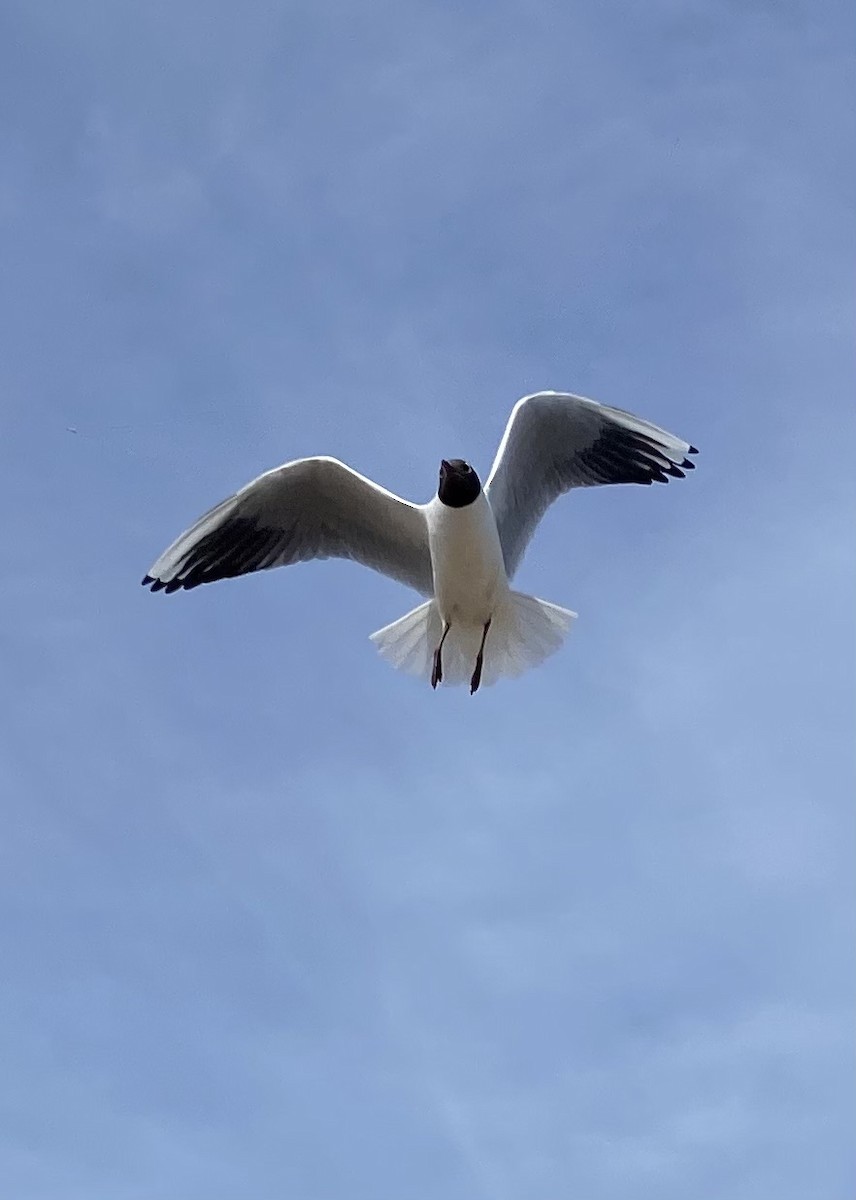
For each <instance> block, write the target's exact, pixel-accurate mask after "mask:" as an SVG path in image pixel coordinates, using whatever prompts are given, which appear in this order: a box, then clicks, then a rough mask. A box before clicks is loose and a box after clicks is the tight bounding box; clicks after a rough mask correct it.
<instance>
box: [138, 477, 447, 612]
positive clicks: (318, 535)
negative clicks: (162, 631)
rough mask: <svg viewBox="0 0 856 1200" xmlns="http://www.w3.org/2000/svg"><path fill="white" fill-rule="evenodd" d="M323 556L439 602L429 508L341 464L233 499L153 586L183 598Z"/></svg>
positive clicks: (189, 537)
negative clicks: (185, 591) (186, 592)
mask: <svg viewBox="0 0 856 1200" xmlns="http://www.w3.org/2000/svg"><path fill="white" fill-rule="evenodd" d="M313 558H349V559H352V560H353V561H354V562H358V563H362V564H363V565H364V566H366V567H371V568H372V569H373V570H375V571H380V572H381V573H382V574H384V575H389V576H391V577H392V578H393V579H397V580H399V581H400V582H401V583H406V584H407V585H408V586H409V587H412V588H414V589H415V590H416V591H418V592H421V593H422V594H423V595H425V596H430V595H431V594H432V591H433V577H432V571H431V555H430V551H429V548H428V531H427V526H426V522H425V516H424V513H423V510H422V509H421V508H420V507H419V506H418V505H416V504H411V503H410V502H409V501H407V500H402V499H401V498H400V497H399V496H395V495H393V493H392V492H388V491H386V490H385V489H384V488H381V487H378V486H377V484H375V483H372V481H371V480H370V479H366V478H365V477H364V476H363V475H360V474H358V473H357V472H356V471H353V470H351V468H350V467H347V466H345V464H344V463H341V462H339V461H338V460H337V459H335V458H301V459H298V460H297V461H296V462H290V463H286V464H285V465H284V466H282V467H277V468H276V469H275V470H273V471H267V472H266V473H265V474H264V475H260V476H259V478H258V479H254V480H253V482H252V483H248V484H247V486H246V487H244V488H242V489H241V490H240V491H239V492H237V493H236V494H235V495H234V496H230V497H229V498H228V499H227V500H223V501H222V502H221V503H220V504H218V505H216V506H215V507H214V508H212V509H210V510H209V511H208V512H207V513H205V515H204V516H202V517H200V518H199V520H198V521H197V522H196V523H195V525H192V526H191V527H190V529H188V530H187V532H186V533H183V534H182V535H181V537H179V538H177V539H176V541H174V542H173V544H172V545H171V546H170V547H169V549H167V550H165V551H164V552H163V554H162V555H161V556H160V558H159V559H158V560H157V562H156V563H155V564H154V565H153V566H152V567H151V568H150V569H149V572H148V574H147V575H146V576H145V578H144V579H143V584H144V585H145V586H151V589H152V591H153V592H157V591H161V590H163V591H165V592H176V591H178V590H179V589H181V588H194V587H198V586H199V584H200V583H213V582H214V581H215V580H217V579H230V578H232V577H234V576H235V575H246V574H248V573H249V572H251V571H266V570H268V569H269V568H271V567H283V566H289V565H290V564H291V563H296V562H306V561H308V560H309V559H313Z"/></svg>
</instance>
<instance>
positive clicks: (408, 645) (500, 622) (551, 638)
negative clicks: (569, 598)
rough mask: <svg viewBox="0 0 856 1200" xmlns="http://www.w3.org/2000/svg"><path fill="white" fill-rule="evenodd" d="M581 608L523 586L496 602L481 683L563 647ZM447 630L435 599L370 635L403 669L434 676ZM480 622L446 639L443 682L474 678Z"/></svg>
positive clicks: (456, 629)
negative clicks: (533, 593) (573, 609)
mask: <svg viewBox="0 0 856 1200" xmlns="http://www.w3.org/2000/svg"><path fill="white" fill-rule="evenodd" d="M576 615H577V614H576V613H573V612H571V611H570V609H567V608H560V607H559V605H558V604H550V603H549V602H548V601H546V600H537V599H536V598H535V597H534V596H526V595H524V594H523V593H522V592H511V591H510V592H508V593H507V595H506V596H504V597H503V598H502V600H501V601H500V602H499V604H498V605H497V607H496V609H495V610H494V613H493V616H492V618H491V625H490V630H489V631H488V635H487V639H486V641H485V650H484V668H483V670H482V686H483V687H489V686H490V685H491V684H492V683H496V681H497V679H502V678H503V677H510V678H513V677H514V676H516V675H522V673H523V672H524V671H528V670H529V668H530V667H535V666H537V665H538V664H539V663H541V662H543V661H544V659H545V658H548V657H549V656H550V655H551V654H553V653H555V651H556V650H558V649H559V647H560V646H561V644H562V642H563V641H564V640H565V637H566V635H567V633H568V630H569V628H570V625H571V621H572V620H573V619H574V617H575V616H576ZM442 633H443V622H442V619H441V617H440V613H439V611H438V609H437V603H436V601H435V600H429V601H427V602H426V603H425V604H420V605H419V607H418V608H414V609H413V610H412V611H411V612H409V613H407V614H406V615H405V616H403V617H401V618H399V620H397V621H393V623H392V624H391V625H386V626H385V627H384V628H383V629H379V630H378V631H377V633H373V634H372V635H371V640H372V641H373V642H374V644H375V645H376V646H377V648H378V652H379V653H380V655H381V656H382V657H383V658H385V659H386V661H387V662H388V663H391V664H392V666H393V667H395V668H396V669H397V670H399V671H407V672H408V673H409V674H411V675H419V676H421V677H422V678H423V679H426V680H430V679H431V668H432V665H433V660H434V651H435V650H436V648H437V646H438V645H439V642H440V638H441V636H442ZM481 636H482V629H481V626H471V625H457V626H456V625H455V624H454V623H452V625H451V626H450V628H449V632H448V634H447V636H446V640H445V642H444V643H443V682H444V683H446V684H450V685H454V684H460V683H469V681H470V679H471V677H472V674H473V671H474V670H475V665H476V655H477V654H478V650H479V644H480V642H481Z"/></svg>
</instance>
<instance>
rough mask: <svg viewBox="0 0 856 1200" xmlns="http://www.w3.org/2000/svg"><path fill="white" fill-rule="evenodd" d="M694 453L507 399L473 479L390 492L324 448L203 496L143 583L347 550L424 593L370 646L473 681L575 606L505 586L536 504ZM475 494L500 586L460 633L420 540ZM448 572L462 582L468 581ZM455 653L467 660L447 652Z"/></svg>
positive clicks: (494, 670)
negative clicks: (499, 431) (415, 499)
mask: <svg viewBox="0 0 856 1200" xmlns="http://www.w3.org/2000/svg"><path fill="white" fill-rule="evenodd" d="M696 453H697V451H696V449H695V447H694V446H691V445H690V444H689V443H688V442H685V441H683V440H682V439H681V438H678V437H676V436H675V435H673V434H670V433H667V432H666V431H665V430H663V429H661V428H659V427H658V426H656V425H652V424H651V423H650V422H647V421H644V420H642V419H641V418H639V417H635V416H634V415H633V414H631V413H628V412H625V411H623V410H621V409H615V408H610V407H608V406H605V405H601V404H598V403H597V401H594V400H588V399H586V398H584V397H581V396H574V395H571V394H569V393H558V392H540V393H537V394H535V395H533V396H528V397H524V399H523V400H520V401H518V403H517V404H516V405H515V406H514V409H513V410H512V413H511V416H510V418H509V421H508V423H507V426H506V429H505V433H504V435H503V438H502V441H501V443H500V446H499V449H498V451H497V454H496V458H495V460H494V463H493V467H492V469H491V471H490V474H489V476H488V479H487V482H486V484H485V486H484V489H483V490H482V488H481V485H480V482H479V480H478V476H477V475H476V474H475V472H474V471H473V470H472V468H471V467H469V465H468V464H467V463H465V462H463V460H459V459H456V460H451V461H450V462H447V461H446V460H444V462H443V467H442V468H441V482H440V488H439V489H438V495H437V496H436V497H435V498H434V500H432V501H431V502H430V503H429V504H424V505H418V504H413V503H411V502H410V501H407V500H404V499H402V498H401V497H399V496H396V495H395V494H394V493H392V492H389V491H387V490H386V489H384V488H382V487H380V486H379V485H378V484H375V483H373V482H372V481H371V480H369V479H367V478H366V477H365V476H362V475H360V474H358V473H357V472H356V471H354V470H352V469H351V468H350V467H348V466H346V465H345V464H344V463H341V462H338V461H337V460H336V459H332V458H308V459H298V460H297V461H295V462H290V463H286V464H284V465H283V466H281V467H277V468H276V469H274V470H272V471H268V472H266V473H265V474H264V475H261V476H259V477H258V478H257V479H255V480H253V481H252V482H251V483H249V484H247V485H246V487H243V488H242V489H241V490H240V491H239V492H236V493H235V494H234V495H232V496H230V497H228V498H227V499H225V500H223V501H221V502H220V503H219V504H217V505H216V506H215V507H214V508H212V509H210V510H209V511H208V512H207V513H205V514H204V515H203V516H202V517H200V518H199V520H198V521H196V523H195V524H194V525H192V526H191V527H190V528H189V529H188V530H187V531H186V532H185V533H183V534H181V536H180V537H178V538H177V539H176V540H175V541H174V542H173V543H172V544H171V545H170V546H169V547H168V548H167V549H166V550H165V551H164V553H163V554H162V555H161V556H160V557H159V558H158V559H157V560H156V562H155V563H154V564H153V565H152V567H151V568H150V569H149V571H148V572H147V574H146V575H145V577H144V578H143V581H142V582H143V584H144V585H145V586H147V587H150V588H151V590H152V591H154V592H156V591H164V592H166V593H171V592H176V591H182V590H183V591H189V590H191V589H193V588H195V587H198V586H199V585H201V584H203V583H213V582H216V581H218V580H222V579H229V578H234V577H236V576H239V575H246V574H249V573H251V572H256V571H263V570H269V569H271V568H273V567H278V566H289V565H292V564H294V563H296V562H306V561H310V560H312V559H323V558H345V559H350V560H352V561H354V562H358V563H361V564H362V565H364V566H367V567H370V568H371V569H372V570H376V571H379V572H381V573H383V574H385V575H388V576H390V577H391V578H393V579H396V580H398V581H399V582H401V583H405V584H407V586H408V587H411V588H413V589H414V590H415V591H416V592H419V593H421V594H422V595H423V596H426V597H429V598H430V599H429V600H428V601H427V602H426V603H425V604H423V605H420V606H419V608H417V609H414V610H413V612H412V613H409V614H407V616H406V617H403V618H401V619H400V620H399V621H397V622H394V623H393V624H392V625H390V626H387V627H386V628H385V629H383V630H379V631H378V633H377V634H373V635H372V639H373V640H374V641H375V642H376V644H377V646H378V649H379V650H380V652H381V654H382V655H383V656H384V657H386V658H387V659H388V660H389V661H391V662H392V663H393V665H395V666H397V667H399V668H401V669H403V670H408V671H413V672H415V673H417V674H419V675H421V676H423V677H424V678H425V679H426V680H427V681H429V682H430V683H431V684H432V686H434V687H436V686H437V685H438V684H440V683H464V682H468V683H469V685H470V690H471V692H475V691H476V690H478V688H479V686H480V685H482V684H486V683H492V682H494V681H495V679H496V678H499V677H501V676H503V675H511V676H513V675H516V674H519V673H520V672H521V671H522V670H526V669H527V668H528V667H529V666H532V665H534V664H535V663H536V662H540V661H542V659H543V658H544V657H546V655H547V654H549V653H552V651H553V650H554V649H555V648H556V647H557V646H558V644H560V643H561V640H562V638H563V637H564V634H565V633H566V632H567V628H568V626H569V624H570V620H571V619H572V617H573V615H574V614H572V613H569V611H568V610H567V609H561V608H559V607H558V606H556V605H549V604H547V602H545V601H540V600H535V599H534V598H533V597H525V596H523V595H522V594H521V593H518V592H512V591H511V590H510V588H509V587H508V581H510V580H511V579H512V578H513V577H514V574H515V572H516V570H517V568H518V566H519V564H520V561H521V559H522V557H523V554H524V552H525V550H526V547H527V546H528V544H529V541H530V540H531V538H532V535H533V533H534V531H535V529H536V527H537V525H538V522H539V521H540V519H541V517H542V516H543V514H544V512H545V511H546V510H547V508H548V507H549V506H550V505H551V504H552V503H553V502H554V501H555V500H556V499H557V498H558V497H559V496H560V495H562V494H563V493H564V492H566V491H569V490H571V489H572V488H575V487H590V486H594V485H600V484H609V483H637V484H651V483H667V482H668V481H669V480H670V479H678V478H683V477H684V475H685V474H686V472H687V471H689V470H691V469H692V468H693V466H694V463H693V462H692V461H691V458H690V456H692V455H695V454H696ZM454 464H460V466H454ZM446 468H449V471H447V472H446V482H445V483H444V482H443V472H444V470H445V469H446ZM463 468H466V470H465V471H464V470H463ZM444 488H445V491H446V495H445V499H444ZM477 501H478V503H479V504H481V505H484V508H485V510H486V511H487V512H488V513H489V514H490V518H489V528H488V527H487V526H485V529H486V530H487V532H486V533H485V534H484V536H485V537H488V538H493V539H495V541H496V545H497V551H496V553H497V555H498V556H499V561H500V565H501V569H502V575H503V577H504V581H505V590H504V592H502V594H501V596H500V593H499V592H498V593H497V595H498V596H499V599H498V600H497V602H496V607H495V610H494V611H490V612H488V611H485V612H484V613H483V616H482V618H480V619H479V621H478V623H473V624H472V627H470V626H468V627H467V630H466V638H464V630H463V628H457V629H456V623H455V621H453V620H450V619H448V618H449V614H448V613H446V614H444V613H442V612H441V611H440V608H442V596H443V588H444V585H445V582H447V581H445V580H444V579H443V577H442V558H443V554H442V542H438V541H437V539H436V538H435V539H434V541H433V542H432V538H431V533H430V528H429V525H430V523H431V521H432V520H433V517H434V514H436V512H437V511H440V512H442V513H443V515H444V528H447V529H448V530H451V531H452V532H454V530H455V529H456V527H457V526H456V521H463V520H465V519H466V514H467V510H468V508H471V509H472V511H473V512H474V511H475V507H473V506H476V507H477V504H476V502H477ZM458 514H461V515H460V516H459V515H458ZM450 536H451V535H450ZM479 536H480V537H481V536H482V535H481V534H480V535H479ZM438 564H440V566H439V567H438ZM438 569H439V570H440V572H441V575H440V577H438V574H437V572H438ZM456 584H457V586H458V587H459V589H460V587H463V588H464V591H466V581H462V580H460V579H458V580H457V581H456ZM500 591H501V589H500ZM507 597H516V598H517V599H515V600H514V602H511V601H509V600H508V599H507ZM438 605H439V607H438ZM456 639H457V641H456ZM463 641H466V648H465V649H464V646H463ZM458 643H460V644H458ZM463 654H466V655H467V656H468V661H469V666H468V667H463V666H462V665H461V663H459V661H458V659H459V657H460V656H461V655H463ZM462 661H463V660H462Z"/></svg>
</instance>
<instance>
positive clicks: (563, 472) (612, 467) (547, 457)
mask: <svg viewBox="0 0 856 1200" xmlns="http://www.w3.org/2000/svg"><path fill="white" fill-rule="evenodd" d="M696 453H697V451H696V449H695V447H694V446H691V445H690V444H689V442H685V441H683V439H682V438H679V437H675V435H674V434H671V433H667V432H666V430H665V429H660V428H659V426H657V425H652V424H651V423H650V421H643V420H642V419H641V418H640V417H635V416H634V415H633V414H632V413H628V412H624V411H623V410H622V409H620V408H609V407H607V405H605V404H599V403H598V402H597V401H596V400H587V399H586V398H585V397H583V396H573V395H571V394H570V393H566V392H538V393H536V394H535V395H533V396H524V398H523V399H522V400H518V402H517V404H515V406H514V408H513V409H512V412H511V416H510V418H509V420H508V424H507V426H506V428H505V434H504V435H503V438H502V441H501V443H500V446H499V449H498V451H497V453H496V458H495V460H494V463H493V467H492V468H491V472H490V476H489V478H488V481H487V484H486V485H485V494H486V495H487V498H488V500H489V501H490V504H491V508H492V509H493V513H494V516H495V517H496V524H497V528H498V530H499V538H500V542H501V543H502V553H503V558H504V560H505V570H506V573H507V575H508V578H509V579H511V577H512V576H513V575H514V572H515V571H516V570H517V567H518V566H519V565H520V560H521V559H522V557H523V554H524V551H525V550H526V546H527V545H528V543H529V540H530V538H531V537H532V534H533V533H534V532H535V528H536V526H537V525H538V522H539V521H540V520H541V517H542V516H543V515H544V513H545V512H546V511H547V509H548V508H549V506H550V505H551V504H552V503H553V501H554V500H556V499H557V498H558V497H559V496H561V495H562V493H564V492H567V491H569V490H570V489H571V488H574V487H591V486H593V485H595V484H602V483H646V484H649V483H668V481H669V477H670V476H671V477H674V478H678V479H682V478H683V477H684V473H685V472H686V471H689V470H692V468H693V466H694V464H693V463H691V462H690V461H689V459H688V458H687V457H686V456H687V455H688V454H696Z"/></svg>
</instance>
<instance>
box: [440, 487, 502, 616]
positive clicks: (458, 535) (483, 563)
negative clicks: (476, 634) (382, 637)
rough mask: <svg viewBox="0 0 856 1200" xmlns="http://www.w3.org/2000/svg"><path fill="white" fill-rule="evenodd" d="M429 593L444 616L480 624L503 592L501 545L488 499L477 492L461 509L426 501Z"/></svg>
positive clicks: (490, 612)
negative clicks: (430, 571) (431, 575)
mask: <svg viewBox="0 0 856 1200" xmlns="http://www.w3.org/2000/svg"><path fill="white" fill-rule="evenodd" d="M426 517H427V521H428V543H429V546H430V549H431V565H432V567H433V569H434V596H435V598H436V601H437V606H438V608H439V610H440V615H441V617H442V618H443V620H444V621H448V622H450V623H458V624H464V625H474V626H479V627H481V626H483V625H484V623H485V622H486V621H487V620H489V619H490V617H491V616H492V614H493V610H494V607H495V605H496V599H497V597H498V596H500V595H502V594H504V593H505V592H507V591H508V580H507V578H506V575H505V565H504V563H503V558H502V547H501V545H500V542H499V534H498V533H497V530H496V521H495V519H494V515H493V512H492V511H491V507H490V504H489V503H488V501H487V499H486V497H485V495H484V493H481V494H480V495H479V496H478V498H477V499H476V500H475V501H473V503H472V504H468V505H467V506H466V507H465V508H449V507H448V506H447V505H445V504H443V503H441V501H440V500H438V499H436V498H435V499H434V500H432V501H431V503H430V504H429V505H428V506H427V509H426Z"/></svg>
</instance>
